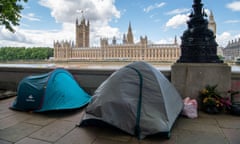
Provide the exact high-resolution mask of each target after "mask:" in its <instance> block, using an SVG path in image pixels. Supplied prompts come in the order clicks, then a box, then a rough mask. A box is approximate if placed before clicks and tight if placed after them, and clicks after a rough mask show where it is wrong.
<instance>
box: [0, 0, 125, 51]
mask: <svg viewBox="0 0 240 144" xmlns="http://www.w3.org/2000/svg"><path fill="white" fill-rule="evenodd" d="M39 4H40V5H42V6H44V7H47V8H49V9H50V11H51V16H52V17H53V18H54V19H55V21H56V22H58V23H61V25H62V28H61V29H59V30H27V29H20V28H19V27H16V32H15V33H10V32H8V31H7V30H5V28H4V27H0V32H1V33H0V39H1V43H0V46H26V47H31V46H49V47H53V41H54V40H55V41H56V40H59V41H62V40H73V41H75V20H76V18H78V19H80V18H81V16H82V14H81V13H79V12H78V11H81V10H83V11H84V17H85V18H86V19H87V20H90V30H91V32H90V40H91V45H92V44H93V45H96V44H98V45H99V43H98V41H99V39H100V37H107V36H108V37H113V35H119V29H118V28H113V27H111V26H109V22H110V21H111V20H112V19H114V20H117V19H119V18H120V16H121V12H120V11H118V10H117V8H116V7H115V5H114V0H71V1H70V0H58V1H57V2H56V0H40V1H39ZM23 18H26V19H28V20H32V21H38V20H40V19H38V18H37V17H36V16H35V14H34V13H29V14H27V15H23Z"/></svg>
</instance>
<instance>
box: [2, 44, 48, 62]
mask: <svg viewBox="0 0 240 144" xmlns="http://www.w3.org/2000/svg"><path fill="white" fill-rule="evenodd" d="M50 57H53V48H47V47H46V48H42V47H35V48H25V47H21V48H19V47H16V48H15V47H2V48H0V61H9V60H44V59H49V58H50Z"/></svg>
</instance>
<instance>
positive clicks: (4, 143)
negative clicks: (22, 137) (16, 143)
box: [0, 140, 12, 144]
mask: <svg viewBox="0 0 240 144" xmlns="http://www.w3.org/2000/svg"><path fill="white" fill-rule="evenodd" d="M0 144H12V143H11V142H8V141H4V140H0Z"/></svg>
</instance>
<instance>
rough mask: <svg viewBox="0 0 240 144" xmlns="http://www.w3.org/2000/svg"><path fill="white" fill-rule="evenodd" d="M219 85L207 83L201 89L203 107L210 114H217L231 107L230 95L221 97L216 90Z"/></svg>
mask: <svg viewBox="0 0 240 144" xmlns="http://www.w3.org/2000/svg"><path fill="white" fill-rule="evenodd" d="M216 87H217V85H214V86H210V85H207V86H206V87H205V88H204V89H203V90H201V91H200V100H201V108H202V110H203V111H205V112H207V113H210V114H217V113H220V112H222V111H229V110H230V109H231V100H230V98H229V97H221V96H220V94H219V93H218V92H217V90H216Z"/></svg>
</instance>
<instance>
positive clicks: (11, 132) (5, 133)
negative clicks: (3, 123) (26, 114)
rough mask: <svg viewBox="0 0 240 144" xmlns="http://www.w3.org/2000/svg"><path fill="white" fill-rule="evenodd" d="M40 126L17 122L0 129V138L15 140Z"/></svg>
mask: <svg viewBox="0 0 240 144" xmlns="http://www.w3.org/2000/svg"><path fill="white" fill-rule="evenodd" d="M40 128H41V127H40V126H36V125H32V124H27V123H18V124H16V125H14V126H11V127H8V128H6V129H4V130H0V139H3V140H7V141H10V142H17V141H19V140H20V139H22V138H24V137H26V136H28V135H30V134H31V133H33V132H35V131H36V130H38V129H40Z"/></svg>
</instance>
